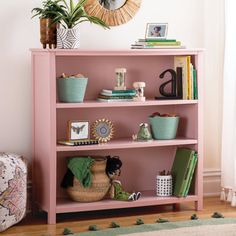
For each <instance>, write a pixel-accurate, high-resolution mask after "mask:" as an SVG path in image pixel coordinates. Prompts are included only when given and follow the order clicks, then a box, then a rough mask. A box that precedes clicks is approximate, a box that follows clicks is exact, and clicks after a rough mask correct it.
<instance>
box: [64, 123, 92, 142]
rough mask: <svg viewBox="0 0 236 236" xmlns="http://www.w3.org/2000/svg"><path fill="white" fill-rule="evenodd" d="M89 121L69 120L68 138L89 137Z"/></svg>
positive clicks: (79, 138)
mask: <svg viewBox="0 0 236 236" xmlns="http://www.w3.org/2000/svg"><path fill="white" fill-rule="evenodd" d="M89 132H90V131H89V121H87V120H70V121H68V140H69V141H79V140H85V139H89Z"/></svg>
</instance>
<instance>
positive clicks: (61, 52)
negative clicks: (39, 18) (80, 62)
mask: <svg viewBox="0 0 236 236" xmlns="http://www.w3.org/2000/svg"><path fill="white" fill-rule="evenodd" d="M30 51H31V52H32V53H34V54H41V53H49V54H52V55H56V56H152V55H153V56H158V55H160V56H161V55H197V54H199V53H202V52H203V51H204V49H203V48H193V49H126V50H86V49H41V48H32V49H30Z"/></svg>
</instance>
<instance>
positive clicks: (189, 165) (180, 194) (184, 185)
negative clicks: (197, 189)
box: [178, 152, 195, 197]
mask: <svg viewBox="0 0 236 236" xmlns="http://www.w3.org/2000/svg"><path fill="white" fill-rule="evenodd" d="M194 153H195V152H192V153H191V157H190V159H189V162H188V167H187V169H186V172H185V176H184V180H183V182H182V184H181V188H180V191H179V194H178V196H179V197H183V196H184V192H185V189H186V186H187V184H188V179H189V174H190V170H191V168H192V165H193V162H194Z"/></svg>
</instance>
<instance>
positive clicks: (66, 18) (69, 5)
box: [47, 0, 109, 29]
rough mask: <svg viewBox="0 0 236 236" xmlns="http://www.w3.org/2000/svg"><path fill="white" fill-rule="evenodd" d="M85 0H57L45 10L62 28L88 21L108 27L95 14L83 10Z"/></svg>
mask: <svg viewBox="0 0 236 236" xmlns="http://www.w3.org/2000/svg"><path fill="white" fill-rule="evenodd" d="M86 1H87V0H77V3H75V2H74V0H57V1H54V2H53V10H49V11H47V13H48V14H52V15H54V16H55V17H54V19H53V23H56V22H60V24H61V25H62V26H63V27H64V28H68V29H71V28H73V27H74V26H76V25H78V24H80V23H82V22H84V21H89V22H90V23H93V24H97V25H100V26H102V27H104V28H109V26H107V25H106V24H105V23H104V22H103V21H102V20H101V19H99V18H98V17H95V16H89V15H88V14H87V13H86V12H85V10H84V4H85V2H86Z"/></svg>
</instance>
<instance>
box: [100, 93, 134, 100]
mask: <svg viewBox="0 0 236 236" xmlns="http://www.w3.org/2000/svg"><path fill="white" fill-rule="evenodd" d="M133 97H134V96H130V95H124V96H122V95H120V96H106V95H103V94H99V96H98V98H102V99H110V100H113V99H124V98H125V99H132V98H133Z"/></svg>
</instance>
